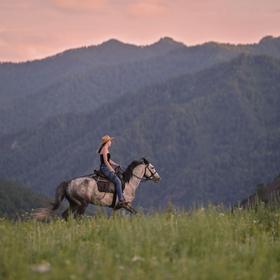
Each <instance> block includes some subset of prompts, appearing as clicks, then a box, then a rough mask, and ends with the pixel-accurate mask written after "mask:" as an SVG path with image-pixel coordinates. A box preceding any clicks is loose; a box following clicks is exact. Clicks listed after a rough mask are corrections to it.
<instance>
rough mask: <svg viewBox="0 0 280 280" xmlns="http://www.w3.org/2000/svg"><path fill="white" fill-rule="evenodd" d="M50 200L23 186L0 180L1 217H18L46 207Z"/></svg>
mask: <svg viewBox="0 0 280 280" xmlns="http://www.w3.org/2000/svg"><path fill="white" fill-rule="evenodd" d="M48 202H49V199H48V198H47V197H46V196H43V195H39V194H36V193H34V192H33V191H32V190H30V189H28V188H26V187H23V186H22V185H20V184H18V183H16V182H11V181H6V180H0V216H2V217H3V216H4V217H17V216H18V215H21V214H23V213H24V212H26V211H30V210H32V209H34V208H37V207H43V206H46V205H47V204H48Z"/></svg>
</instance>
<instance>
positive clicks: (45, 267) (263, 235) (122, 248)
mask: <svg viewBox="0 0 280 280" xmlns="http://www.w3.org/2000/svg"><path fill="white" fill-rule="evenodd" d="M279 231H280V211H279V210H266V209H264V208H260V209H259V210H258V211H253V210H251V211H240V210H236V211H235V212H234V214H232V213H230V212H227V211H223V210H222V209H217V208H214V207H209V208H207V209H203V208H201V209H197V210H194V211H192V212H176V211H172V210H170V211H166V212H164V213H158V214H156V213H154V214H151V215H138V216H134V217H131V216H121V215H117V216H115V217H107V216H106V215H98V216H96V217H95V218H91V217H86V218H83V219H81V220H78V221H77V220H70V221H68V222H64V221H62V220H59V219H58V220H54V221H52V222H50V223H38V222H34V221H22V222H13V221H9V220H5V219H2V220H1V221H0V279H280V238H279Z"/></svg>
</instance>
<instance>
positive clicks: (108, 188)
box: [91, 169, 125, 193]
mask: <svg viewBox="0 0 280 280" xmlns="http://www.w3.org/2000/svg"><path fill="white" fill-rule="evenodd" d="M116 174H117V176H118V177H119V178H120V180H121V182H122V190H124V187H125V183H124V180H123V174H122V172H121V171H120V170H119V171H118V172H116ZM91 177H92V178H93V179H94V180H95V181H96V183H97V188H98V191H100V192H105V193H115V185H114V183H112V182H111V181H110V180H109V179H108V178H107V177H106V176H105V175H104V174H103V173H102V172H101V171H100V170H96V169H95V170H94V172H93V174H92V176H91Z"/></svg>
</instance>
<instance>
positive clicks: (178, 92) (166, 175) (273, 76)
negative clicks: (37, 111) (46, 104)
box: [0, 55, 280, 207]
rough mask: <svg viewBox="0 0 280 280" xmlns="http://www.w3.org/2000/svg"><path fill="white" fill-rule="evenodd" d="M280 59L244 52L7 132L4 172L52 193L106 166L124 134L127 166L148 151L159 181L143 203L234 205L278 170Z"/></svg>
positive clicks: (0, 162)
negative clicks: (102, 155)
mask: <svg viewBox="0 0 280 280" xmlns="http://www.w3.org/2000/svg"><path fill="white" fill-rule="evenodd" d="M279 80H280V62H279V60H278V59H275V58H272V57H268V56H251V55H241V56H239V57H237V58H235V59H233V60H231V61H230V62H226V63H222V64H217V65H215V66H213V67H211V68H209V69H206V70H202V71H200V72H197V73H194V74H188V75H183V76H181V77H177V78H174V79H170V80H168V81H166V82H163V83H160V84H158V85H153V86H148V87H146V88H144V89H140V90H139V91H137V92H135V93H134V94H133V95H131V94H129V93H127V94H125V95H123V96H122V97H120V98H118V99H116V100H114V101H112V102H111V103H108V104H104V105H102V106H100V107H99V108H98V109H96V110H95V111H94V112H92V113H88V114H77V115H75V114H64V115H61V116H57V117H53V118H51V119H49V120H47V121H46V122H45V121H44V122H42V123H41V124H40V125H39V126H37V127H36V129H35V128H34V129H31V130H26V131H22V132H20V133H17V134H14V135H10V136H6V137H3V138H1V139H0V141H1V143H2V145H1V155H3V157H1V159H0V170H1V171H0V172H1V174H0V176H2V177H3V176H7V177H10V176H15V178H17V179H18V180H22V181H23V182H25V183H27V184H30V185H31V186H34V188H35V186H36V189H37V190H38V189H39V190H40V191H43V192H46V193H53V190H54V188H55V186H56V185H57V184H58V183H59V181H62V180H64V179H70V178H71V177H73V176H77V175H82V174H85V173H90V172H91V170H92V169H93V168H94V167H96V165H97V164H98V161H97V156H96V154H95V149H96V148H97V147H96V146H97V143H98V142H99V138H100V136H102V134H104V132H105V131H106V132H108V133H110V134H113V135H114V136H116V143H115V145H114V146H113V154H114V158H116V159H118V161H120V162H121V164H122V165H123V166H124V165H126V164H128V163H129V162H130V161H131V160H133V159H135V158H140V157H142V156H146V157H148V159H150V160H151V162H152V163H154V165H155V166H156V167H157V168H158V170H159V172H160V174H161V176H162V181H161V183H160V186H154V185H152V184H147V185H143V186H142V187H140V189H139V194H138V200H137V201H138V203H139V204H141V205H144V206H145V207H161V206H163V205H165V204H166V203H167V201H168V200H172V201H173V203H175V204H176V205H180V206H190V205H191V204H192V203H194V202H207V201H212V202H225V203H234V202H236V200H241V199H243V198H244V197H246V196H248V195H249V194H250V193H251V192H252V191H253V188H254V186H255V185H256V184H257V183H259V182H260V181H264V180H270V178H271V177H274V176H275V174H278V173H279V166H280V162H279V159H280V152H279V151H280V147H279V145H280V144H279V141H278V139H279V136H280V135H279V134H280V132H279V121H280V113H279V107H280V96H279V92H280V88H279V87H280V85H279Z"/></svg>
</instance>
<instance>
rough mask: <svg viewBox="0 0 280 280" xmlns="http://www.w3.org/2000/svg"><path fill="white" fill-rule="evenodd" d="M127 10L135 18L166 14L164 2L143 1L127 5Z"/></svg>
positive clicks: (156, 0) (158, 0)
mask: <svg viewBox="0 0 280 280" xmlns="http://www.w3.org/2000/svg"><path fill="white" fill-rule="evenodd" d="M127 10H128V12H129V13H130V14H132V15H135V16H140V17H141V16H160V15H163V14H165V13H166V12H167V7H166V5H165V1H160V0H145V1H136V2H134V3H130V4H128V7H127Z"/></svg>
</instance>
